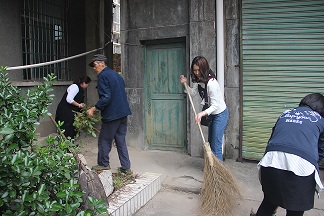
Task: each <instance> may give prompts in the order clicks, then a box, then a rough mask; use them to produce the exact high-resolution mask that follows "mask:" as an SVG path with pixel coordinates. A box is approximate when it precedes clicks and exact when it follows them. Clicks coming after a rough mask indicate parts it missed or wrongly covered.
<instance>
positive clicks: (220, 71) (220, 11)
mask: <svg viewBox="0 0 324 216" xmlns="http://www.w3.org/2000/svg"><path fill="white" fill-rule="evenodd" d="M223 5H224V4H223V0H216V73H217V81H218V83H219V86H220V88H221V90H222V92H223V94H224V86H225V83H224V65H225V62H224V47H225V44H224V8H223V7H224V6H223Z"/></svg>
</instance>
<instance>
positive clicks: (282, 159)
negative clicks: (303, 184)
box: [258, 151, 324, 197]
mask: <svg viewBox="0 0 324 216" xmlns="http://www.w3.org/2000/svg"><path fill="white" fill-rule="evenodd" d="M260 166H263V167H273V168H276V169H280V170H288V171H291V172H293V173H295V175H297V176H309V175H311V174H312V173H313V172H314V171H315V181H316V192H317V195H318V197H319V192H321V191H322V190H323V189H324V187H323V184H322V182H321V179H320V177H319V174H318V172H317V170H316V168H315V166H314V165H313V164H311V163H310V162H308V161H307V160H305V159H303V158H301V157H299V156H297V155H294V154H289V153H285V152H279V151H270V152H267V153H266V154H265V155H264V157H263V158H262V159H261V161H260V162H259V163H258V168H259V171H260ZM259 179H260V180H261V178H260V172H259Z"/></svg>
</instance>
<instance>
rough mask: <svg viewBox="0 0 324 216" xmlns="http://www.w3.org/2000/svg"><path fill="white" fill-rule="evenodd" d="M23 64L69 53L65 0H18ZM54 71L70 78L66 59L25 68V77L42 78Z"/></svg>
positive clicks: (64, 77)
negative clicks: (19, 0) (19, 1)
mask: <svg viewBox="0 0 324 216" xmlns="http://www.w3.org/2000/svg"><path fill="white" fill-rule="evenodd" d="M21 2H22V3H21V7H22V8H21V28H22V54H23V64H24V65H30V64H37V63H43V62H48V61H55V60H58V59H62V58H65V57H68V56H69V43H68V42H69V34H68V29H69V28H68V25H67V23H68V22H67V14H66V11H67V7H68V4H69V1H65V0H55V1H53V0H21ZM50 73H54V74H55V75H56V76H57V79H58V80H69V78H70V77H69V65H68V61H64V62H59V63H55V64H50V65H47V66H43V67H37V68H29V69H24V71H23V74H24V75H23V76H24V80H33V81H37V80H42V79H43V77H45V76H47V75H48V74H50Z"/></svg>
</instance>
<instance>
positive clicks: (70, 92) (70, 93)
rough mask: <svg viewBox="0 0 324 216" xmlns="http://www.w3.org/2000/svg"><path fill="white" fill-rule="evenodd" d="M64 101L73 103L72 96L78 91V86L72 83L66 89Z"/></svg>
mask: <svg viewBox="0 0 324 216" xmlns="http://www.w3.org/2000/svg"><path fill="white" fill-rule="evenodd" d="M67 93H68V94H67V96H66V102H68V103H69V104H71V103H73V101H74V97H75V96H76V95H77V94H78V93H79V87H78V85H77V84H72V85H70V86H69V87H68V89H67Z"/></svg>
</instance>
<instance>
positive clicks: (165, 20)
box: [121, 0, 189, 149]
mask: <svg viewBox="0 0 324 216" xmlns="http://www.w3.org/2000/svg"><path fill="white" fill-rule="evenodd" d="M188 15H189V14H188V3H187V1H186V0H180V1H179V0H165V1H151V0H142V1H127V0H121V44H122V74H123V76H124V78H125V81H126V86H127V93H128V99H129V102H130V106H131V109H132V112H133V115H132V116H130V117H129V130H128V137H127V139H128V145H130V146H133V147H135V148H140V149H145V146H144V110H143V109H144V104H143V103H144V99H143V87H144V83H143V79H144V77H143V71H144V68H143V66H144V63H143V44H144V43H146V42H149V41H152V40H157V39H170V38H187V36H188V32H189V21H188ZM188 46H189V45H188Z"/></svg>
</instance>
